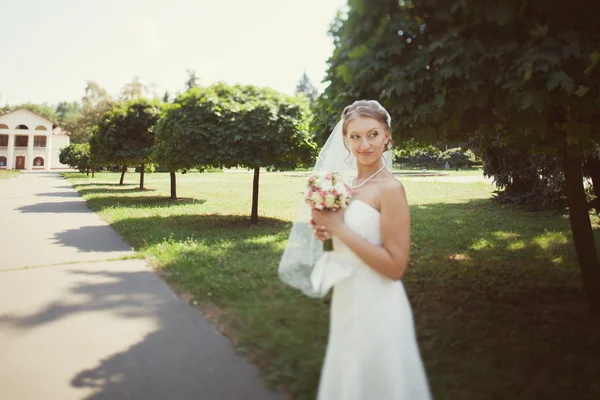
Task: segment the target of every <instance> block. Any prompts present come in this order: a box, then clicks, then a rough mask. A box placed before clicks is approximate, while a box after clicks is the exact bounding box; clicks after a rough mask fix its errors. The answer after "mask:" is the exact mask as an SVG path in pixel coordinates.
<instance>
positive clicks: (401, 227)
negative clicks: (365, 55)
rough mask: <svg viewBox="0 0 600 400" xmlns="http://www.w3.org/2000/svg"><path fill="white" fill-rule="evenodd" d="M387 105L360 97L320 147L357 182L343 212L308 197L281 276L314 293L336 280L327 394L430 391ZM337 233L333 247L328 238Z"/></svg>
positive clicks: (321, 395)
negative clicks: (407, 284)
mask: <svg viewBox="0 0 600 400" xmlns="http://www.w3.org/2000/svg"><path fill="white" fill-rule="evenodd" d="M393 146H394V142H393V140H392V138H391V118H390V115H389V113H388V112H387V111H386V110H385V109H384V108H383V107H382V106H381V105H380V104H379V103H378V102H376V101H356V102H354V103H353V104H352V105H350V106H348V107H346V108H345V109H344V112H343V113H342V120H341V121H340V123H338V125H337V126H336V128H335V129H334V131H333V132H332V133H331V135H330V137H329V139H328V140H327V143H326V144H325V146H324V147H323V149H322V150H321V153H320V154H319V158H318V160H317V164H316V166H315V169H314V171H313V172H339V173H341V174H342V175H343V176H345V177H347V180H348V183H349V185H350V186H351V188H352V201H351V203H350V205H349V206H348V207H347V208H346V209H345V210H343V211H336V212H326V211H319V210H313V211H312V212H311V211H310V209H309V208H308V206H307V205H304V204H302V205H301V206H300V210H299V213H298V218H297V220H296V222H295V223H294V226H293V228H292V232H291V233H290V237H289V240H288V244H287V246H286V249H285V251H284V254H283V256H282V259H281V262H280V264H279V275H280V277H281V279H282V280H283V281H284V282H286V283H288V284H289V285H291V286H294V287H296V288H298V289H301V290H302V291H303V292H304V293H305V294H307V295H309V296H313V297H322V296H324V295H325V294H326V293H327V292H328V291H329V289H330V288H332V287H333V298H332V302H331V321H330V332H329V343H328V346H327V352H326V355H325V361H324V364H323V369H322V372H321V380H320V384H319V392H318V399H319V400H372V399H376V400H429V399H430V398H431V395H430V391H429V386H428V383H427V378H426V375H425V370H424V367H423V363H422V361H421V356H420V353H419V348H418V344H417V340H416V336H415V330H414V324H413V317H412V311H411V308H410V304H409V302H408V298H407V296H406V292H405V291H404V286H403V285H402V280H401V279H402V277H403V276H404V273H405V271H406V268H407V265H408V260H409V250H410V210H409V206H408V203H407V200H406V195H405V192H404V188H403V186H402V184H401V183H400V182H399V181H398V180H397V179H396V178H395V177H394V176H393V174H392V172H391V166H392V154H391V149H392V147H393ZM328 238H332V239H333V243H334V251H332V252H325V253H323V252H322V250H321V248H322V246H320V241H323V240H325V239H328Z"/></svg>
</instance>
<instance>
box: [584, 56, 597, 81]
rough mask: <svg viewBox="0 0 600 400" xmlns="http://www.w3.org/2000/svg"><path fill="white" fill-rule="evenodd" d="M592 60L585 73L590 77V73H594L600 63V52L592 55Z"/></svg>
mask: <svg viewBox="0 0 600 400" xmlns="http://www.w3.org/2000/svg"><path fill="white" fill-rule="evenodd" d="M590 60H591V63H590V65H589V66H588V67H587V68H586V70H585V71H584V74H586V75H589V73H590V72H592V71H593V70H594V68H596V66H597V65H598V64H599V63H600V52H599V51H598V50H596V51H594V52H593V53H592V54H590Z"/></svg>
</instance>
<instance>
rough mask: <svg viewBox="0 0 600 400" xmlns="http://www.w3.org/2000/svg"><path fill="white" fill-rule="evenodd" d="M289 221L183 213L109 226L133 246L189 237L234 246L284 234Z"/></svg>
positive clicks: (140, 218)
mask: <svg viewBox="0 0 600 400" xmlns="http://www.w3.org/2000/svg"><path fill="white" fill-rule="evenodd" d="M195 202H198V200H195ZM291 225H292V224H291V223H290V222H289V221H283V220H279V219H276V218H266V217H261V218H260V219H259V222H258V224H255V225H251V224H250V217H248V216H240V215H218V214H213V215H196V214H183V215H169V216H165V217H163V216H154V217H133V218H124V219H121V220H118V221H115V222H113V223H112V224H111V227H112V228H113V229H114V230H115V231H117V232H118V233H120V234H121V235H122V236H123V237H124V238H125V239H126V240H128V241H130V243H131V244H132V245H133V246H134V247H135V248H136V250H142V249H143V248H144V247H150V246H154V245H156V244H160V243H162V242H164V241H165V240H167V239H168V240H170V241H171V242H184V241H186V240H188V239H193V240H195V241H201V242H203V243H206V244H211V245H212V244H228V245H230V246H232V247H233V248H234V249H235V246H236V245H237V244H239V243H240V241H241V242H243V241H248V240H250V241H251V240H253V239H259V238H261V237H263V236H269V235H277V236H281V235H284V234H285V237H287V230H289V229H290V228H291ZM281 237H283V236H281ZM136 238H139V239H136Z"/></svg>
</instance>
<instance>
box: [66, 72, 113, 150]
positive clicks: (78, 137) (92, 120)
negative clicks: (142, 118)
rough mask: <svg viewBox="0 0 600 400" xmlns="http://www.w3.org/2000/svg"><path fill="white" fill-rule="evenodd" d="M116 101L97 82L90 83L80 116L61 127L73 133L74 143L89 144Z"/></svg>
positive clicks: (88, 83)
mask: <svg viewBox="0 0 600 400" xmlns="http://www.w3.org/2000/svg"><path fill="white" fill-rule="evenodd" d="M114 102H115V101H114V99H113V98H112V97H110V96H109V95H108V92H107V91H106V90H105V89H104V88H102V87H101V86H100V85H98V84H97V83H96V82H93V81H88V82H87V85H86V88H85V95H84V96H83V98H82V100H81V111H80V114H79V115H73V116H72V118H67V116H68V115H69V114H65V119H64V120H63V122H62V123H61V127H62V128H63V129H64V130H66V131H69V132H71V142H72V143H87V142H88V141H89V140H90V137H91V135H92V130H93V128H94V126H95V125H97V124H98V123H99V122H100V119H101V118H102V116H103V115H104V113H105V112H106V111H108V110H109V109H110V108H111V107H112V105H113V104H114Z"/></svg>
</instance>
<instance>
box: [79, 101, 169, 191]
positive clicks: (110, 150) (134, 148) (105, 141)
mask: <svg viewBox="0 0 600 400" xmlns="http://www.w3.org/2000/svg"><path fill="white" fill-rule="evenodd" d="M161 111H162V110H161V104H160V103H159V102H158V101H150V100H147V99H143V98H138V99H136V100H129V101H125V102H122V103H116V104H115V105H113V107H112V108H111V109H110V110H108V111H107V112H106V113H105V114H104V116H103V117H102V120H101V121H100V123H99V124H98V125H97V126H96V127H95V128H94V135H93V138H94V139H93V140H92V141H91V143H90V144H91V147H92V154H93V156H94V158H95V159H96V160H97V162H102V163H108V162H112V163H115V164H117V165H120V166H121V168H122V173H121V180H120V184H121V185H122V184H123V179H124V176H125V172H126V171H127V166H128V165H136V164H141V172H140V189H144V164H145V163H147V162H149V161H150V160H151V156H152V147H153V146H154V133H155V125H156V123H157V121H158V119H159V118H160V115H161Z"/></svg>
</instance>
